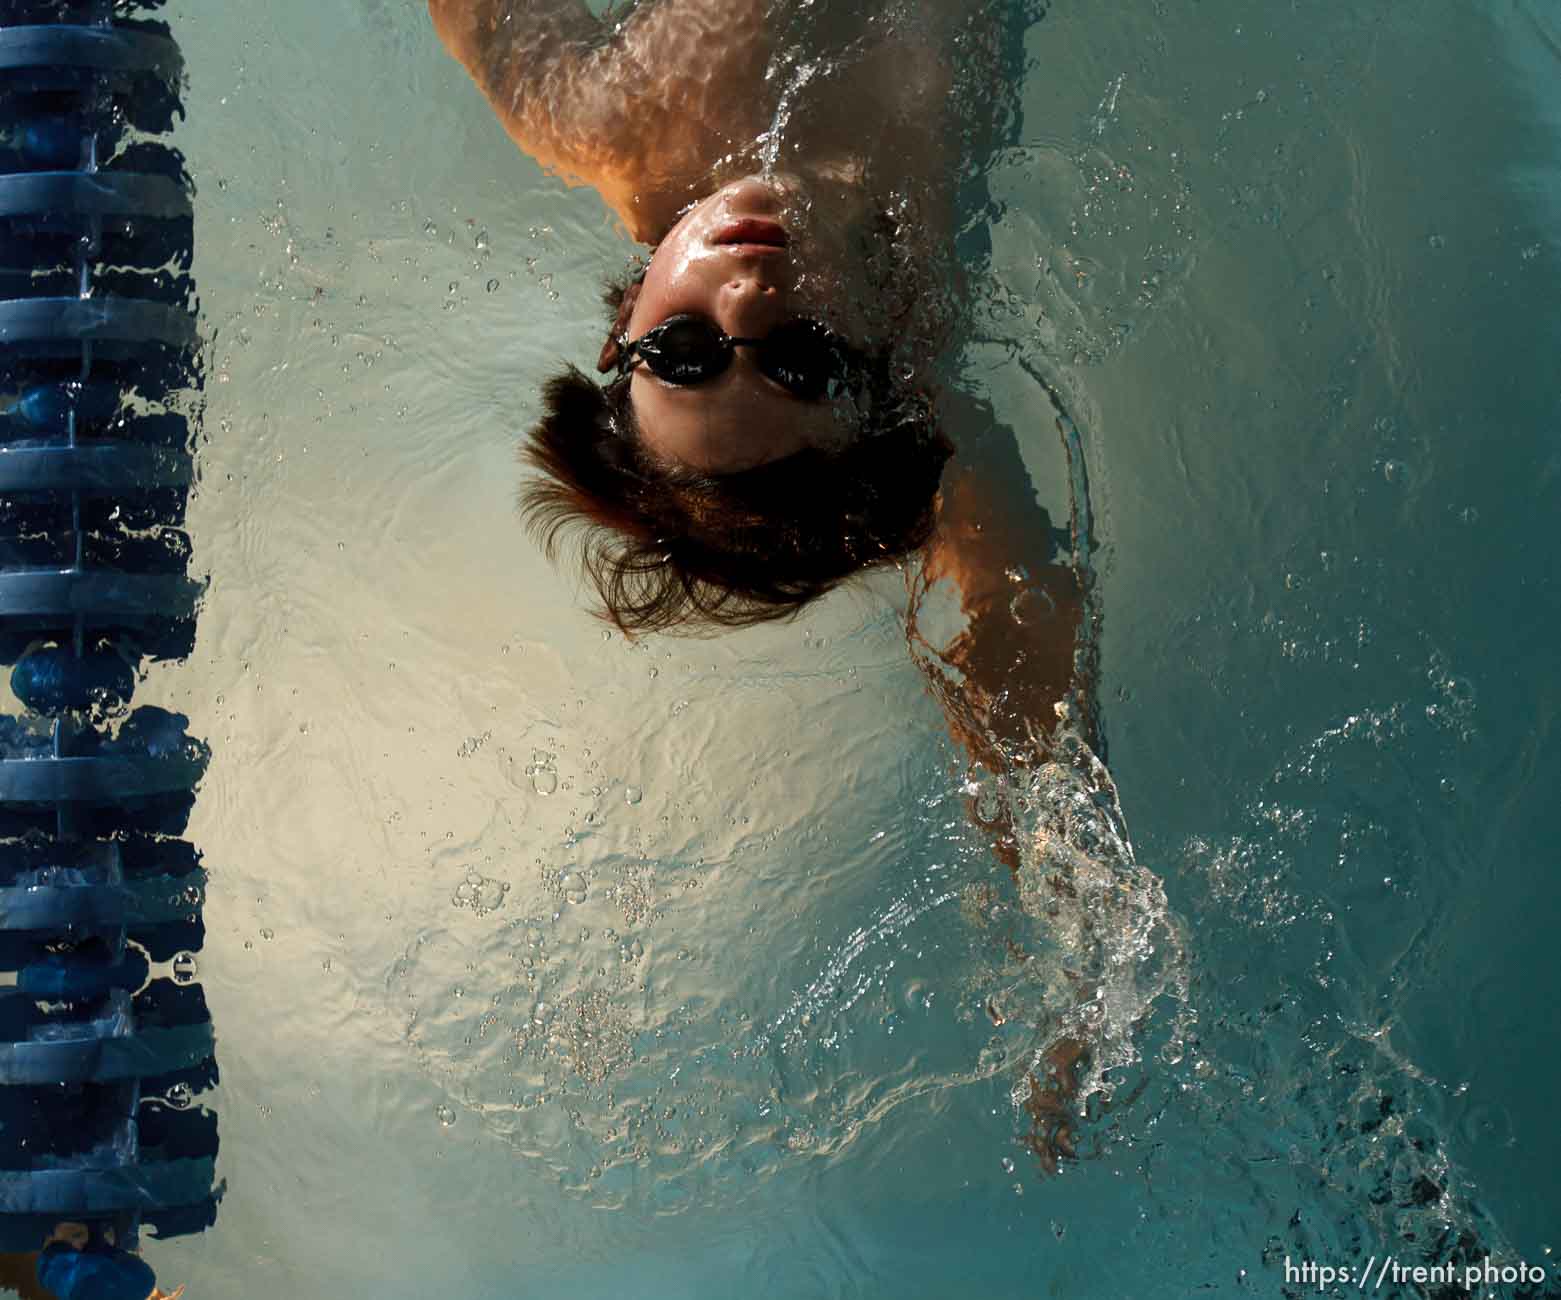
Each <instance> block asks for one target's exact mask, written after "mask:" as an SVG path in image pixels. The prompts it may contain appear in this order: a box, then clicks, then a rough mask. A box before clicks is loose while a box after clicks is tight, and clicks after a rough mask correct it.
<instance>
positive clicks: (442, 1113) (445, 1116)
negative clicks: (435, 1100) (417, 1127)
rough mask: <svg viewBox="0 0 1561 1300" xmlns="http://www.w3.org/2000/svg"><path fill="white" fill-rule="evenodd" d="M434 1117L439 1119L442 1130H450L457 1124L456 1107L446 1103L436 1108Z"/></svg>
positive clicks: (441, 1103)
mask: <svg viewBox="0 0 1561 1300" xmlns="http://www.w3.org/2000/svg"><path fill="white" fill-rule="evenodd" d="M434 1115H435V1116H436V1117H437V1118H438V1120H439V1125H440V1127H441V1128H449V1127H450V1126H451V1125H452V1124H454V1123H455V1107H454V1106H449V1105H446V1104H445V1103H444V1102H440V1103H439V1105H437V1106H435V1107H434Z"/></svg>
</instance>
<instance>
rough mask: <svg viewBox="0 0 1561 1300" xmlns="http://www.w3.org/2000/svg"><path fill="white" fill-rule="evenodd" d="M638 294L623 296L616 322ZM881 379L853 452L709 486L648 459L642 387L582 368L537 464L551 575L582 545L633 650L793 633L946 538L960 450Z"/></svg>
mask: <svg viewBox="0 0 1561 1300" xmlns="http://www.w3.org/2000/svg"><path fill="white" fill-rule="evenodd" d="M627 288H628V285H626V284H613V285H610V286H609V287H608V291H607V294H606V302H607V305H608V308H609V310H610V311H612V312H613V313H614V314H615V315H616V314H617V313H618V310H619V308H620V306H621V305H622V302H623V298H624V293H625V290H626V289H627ZM870 370H871V372H872V373H871V375H870V377H869V381H868V383H867V384H866V386H865V391H864V399H863V400H862V401H861V402H859V403H858V410H859V413H860V417H861V418H860V427H859V429H858V430H857V432H856V435H855V436H854V437H853V438H852V439H851V440H850V441H849V442H848V443H847V444H846V445H844V446H842V447H840V448H838V449H814V448H808V449H804V450H802V451H798V452H795V453H793V454H792V455H789V456H786V457H783V458H781V459H779V460H775V461H771V462H770V463H769V464H766V465H760V466H758V467H757V468H754V469H747V470H742V471H740V472H738V473H734V474H709V473H704V472H701V471H697V470H693V469H689V468H685V467H669V466H667V465H665V464H664V463H662V462H660V461H658V460H656V459H655V458H653V457H652V456H650V455H649V454H647V453H646V451H645V450H644V448H643V447H642V445H641V443H640V440H639V437H638V432H637V428H636V425H635V421H634V410H633V407H632V405H631V404H630V401H629V384H628V381H627V379H619V380H616V381H615V382H613V383H610V384H608V385H606V386H603V385H600V384H597V383H596V382H595V381H593V380H592V379H590V378H589V377H587V376H586V375H585V374H583V373H582V372H581V371H579V370H578V369H576V368H575V367H574V366H570V367H568V368H567V369H566V370H564V371H563V373H561V374H558V375H555V376H554V377H553V378H552V379H550V380H549V381H548V382H547V384H546V385H545V386H544V388H543V390H542V398H543V406H544V411H543V416H542V419H541V420H540V421H539V422H538V423H537V425H536V426H535V427H534V428H532V429H531V431H530V432H529V433H528V435H527V437H526V441H525V443H524V445H523V446H522V448H521V459H522V460H523V461H524V462H525V463H526V464H527V465H529V466H530V467H532V468H534V469H536V470H539V471H540V472H541V477H540V478H538V479H535V480H533V481H531V482H529V483H527V484H526V485H525V486H524V487H523V488H522V490H521V494H520V499H521V512H522V515H523V517H524V518H525V521H526V524H527V527H528V528H529V530H530V531H531V533H532V535H533V536H534V537H536V539H537V540H538V541H539V542H540V543H541V545H542V547H543V550H544V551H545V553H546V554H547V556H548V558H549V559H550V560H556V559H557V558H558V555H559V552H560V550H561V549H562V544H563V541H564V539H565V537H566V536H567V535H568V534H569V533H571V532H578V533H579V536H580V555H579V558H580V566H581V570H582V572H583V574H584V576H585V577H586V579H587V580H588V581H589V582H590V584H591V585H592V586H593V587H594V588H595V590H596V594H597V596H598V598H599V599H600V602H601V605H600V608H599V609H598V610H597V613H598V614H599V615H600V616H601V617H602V618H605V619H606V620H607V621H609V622H611V623H612V624H613V625H614V626H616V627H617V628H618V629H619V630H621V631H622V632H624V633H626V634H628V635H631V636H632V635H634V634H636V633H640V632H652V631H655V632H680V633H684V634H698V633H702V632H705V633H707V632H713V631H717V630H721V629H726V628H738V627H749V626H752V625H754V624H757V623H764V622H770V621H773V620H779V619H786V618H790V617H792V616H793V615H795V614H796V613H797V612H798V611H799V610H801V609H802V608H803V606H805V605H807V604H808V603H810V602H811V601H814V600H817V599H818V598H819V597H820V596H823V595H825V594H826V593H827V592H829V591H832V590H833V589H834V588H835V587H837V586H839V585H840V584H841V583H842V582H844V581H846V580H847V579H848V578H850V577H851V576H853V575H855V574H858V573H861V572H863V571H864V570H867V569H871V568H874V567H878V566H883V565H890V564H894V563H896V562H898V561H900V560H902V559H904V558H905V557H907V556H909V555H911V554H913V553H914V552H916V551H918V550H920V549H921V548H922V547H923V546H925V545H926V543H927V542H928V540H929V539H930V538H931V536H932V530H933V522H934V503H935V500H936V497H937V491H938V483H939V481H940V479H941V477H942V473H943V467H944V464H945V463H946V462H947V460H948V458H949V456H950V454H951V453H952V450H953V448H952V446H951V444H950V443H949V442H948V440H947V439H946V438H945V437H944V436H943V434H942V433H941V432H940V431H939V430H938V428H937V426H936V423H935V421H934V420H933V418H932V412H931V408H930V405H929V403H928V402H927V401H926V400H925V399H924V398H921V397H920V396H918V395H916V394H911V393H905V392H897V391H895V385H894V384H893V382H892V381H891V380H890V378H889V375H888V366H887V362H886V361H885V362H883V363H881V364H877V365H875V366H872V367H870Z"/></svg>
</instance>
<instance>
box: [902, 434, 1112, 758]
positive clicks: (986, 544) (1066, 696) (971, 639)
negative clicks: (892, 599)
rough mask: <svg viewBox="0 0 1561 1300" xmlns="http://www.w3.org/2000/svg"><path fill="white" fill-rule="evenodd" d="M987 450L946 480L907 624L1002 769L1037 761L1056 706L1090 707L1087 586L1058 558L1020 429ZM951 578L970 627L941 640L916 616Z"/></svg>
mask: <svg viewBox="0 0 1561 1300" xmlns="http://www.w3.org/2000/svg"><path fill="white" fill-rule="evenodd" d="M998 432H999V433H1001V434H1002V435H1005V436H1003V437H1002V438H1000V439H998V440H995V441H994V442H993V445H989V446H987V447H985V448H983V455H982V457H981V463H980V464H978V465H976V466H973V467H965V468H961V467H959V466H958V465H957V464H956V466H954V467H952V468H951V471H950V473H949V474H948V476H947V477H946V478H945V481H944V485H943V489H942V491H941V493H940V498H939V512H938V526H937V532H936V534H935V535H934V538H933V541H932V544H931V545H930V546H929V548H928V551H927V556H926V561H925V564H924V566H923V569H922V572H921V574H920V575H919V576H918V578H917V579H916V581H917V583H918V586H919V594H918V592H917V591H913V604H912V610H911V618H910V624H909V630H910V635H911V641H912V646H913V648H914V649H915V650H916V653H917V659H918V662H919V663H920V664H921V666H922V668H923V670H924V671H925V672H926V673H927V675H928V677H929V679H930V680H931V681H932V684H933V688H934V693H935V694H936V695H937V696H938V698H939V700H940V701H941V702H942V704H943V706H944V710H945V713H946V715H947V718H948V723H949V729H950V731H951V733H952V734H953V736H954V738H955V739H956V740H958V741H959V742H960V743H961V745H962V746H963V747H964V748H965V750H966V751H967V752H968V753H969V754H970V756H971V759H972V761H974V762H977V763H980V764H981V765H982V766H983V767H985V768H987V770H988V771H991V772H993V773H994V774H1001V773H1004V772H1008V771H1011V770H1012V769H1014V768H1015V767H1024V766H1028V765H1029V764H1030V763H1033V762H1036V761H1039V759H1040V757H1041V755H1040V753H1039V752H1038V746H1037V741H1038V739H1039V738H1044V737H1046V736H1048V735H1050V734H1051V733H1052V731H1053V730H1054V729H1055V727H1056V725H1057V705H1058V704H1060V703H1063V702H1064V701H1068V702H1070V703H1072V704H1073V705H1074V706H1076V707H1077V709H1078V711H1079V713H1080V715H1081V716H1080V717H1079V718H1078V721H1079V722H1080V724H1081V726H1083V727H1084V728H1085V729H1086V735H1085V739H1086V740H1088V741H1093V739H1094V738H1093V737H1091V736H1089V735H1088V734H1087V729H1088V726H1089V719H1090V714H1091V709H1090V701H1089V698H1088V697H1089V692H1090V690H1091V689H1092V687H1093V683H1092V682H1091V681H1090V680H1089V675H1088V672H1087V668H1088V665H1087V663H1085V662H1082V656H1081V655H1080V650H1081V648H1082V647H1083V645H1084V644H1085V641H1084V631H1085V620H1086V617H1087V605H1086V602H1085V598H1084V597H1085V592H1084V589H1083V584H1082V582H1081V580H1080V577H1079V575H1078V573H1077V572H1076V571H1075V570H1074V568H1073V567H1072V566H1071V565H1069V564H1065V563H1059V562H1058V560H1057V558H1055V557H1054V556H1053V554H1052V531H1051V520H1050V517H1049V516H1048V515H1047V513H1046V511H1045V510H1044V509H1043V508H1042V507H1041V506H1040V504H1039V503H1038V502H1037V501H1036V499H1035V495H1034V491H1033V489H1032V487H1031V485H1030V480H1029V476H1028V474H1027V472H1026V471H1025V468H1024V464H1023V461H1022V460H1021V459H1020V457H1019V453H1018V448H1017V446H1016V445H1014V442H1013V439H1012V435H1011V434H1009V433H1008V432H1007V431H1006V430H1000V431H998ZM939 583H947V584H949V589H950V590H951V591H952V592H953V593H955V594H956V595H957V597H958V601H959V606H960V610H961V613H962V615H963V618H964V626H963V627H962V628H961V629H960V631H958V632H957V633H956V634H955V635H954V637H953V639H952V640H948V641H947V642H946V643H943V644H933V643H932V642H931V641H930V640H929V639H928V638H927V637H926V636H925V635H924V633H923V628H922V627H921V626H920V624H919V622H918V618H917V614H918V612H919V608H920V606H921V604H922V600H923V599H924V597H925V593H926V592H927V591H929V590H930V589H931V588H933V587H934V586H936V585H937V584H939Z"/></svg>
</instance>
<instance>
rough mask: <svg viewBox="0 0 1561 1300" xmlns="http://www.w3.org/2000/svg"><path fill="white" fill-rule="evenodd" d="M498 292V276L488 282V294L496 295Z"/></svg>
mask: <svg viewBox="0 0 1561 1300" xmlns="http://www.w3.org/2000/svg"><path fill="white" fill-rule="evenodd" d="M498 291H499V278H498V276H494V277H493V279H491V280H489V281H488V292H489V293H497V292H498Z"/></svg>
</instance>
